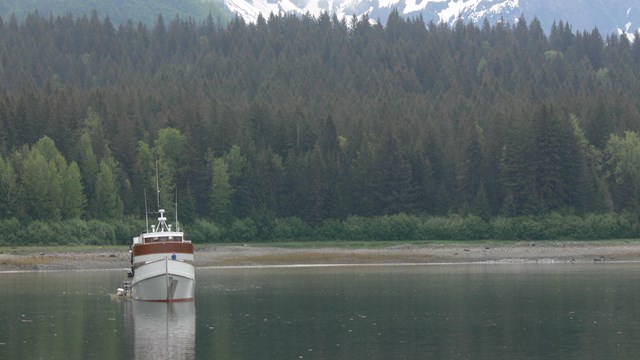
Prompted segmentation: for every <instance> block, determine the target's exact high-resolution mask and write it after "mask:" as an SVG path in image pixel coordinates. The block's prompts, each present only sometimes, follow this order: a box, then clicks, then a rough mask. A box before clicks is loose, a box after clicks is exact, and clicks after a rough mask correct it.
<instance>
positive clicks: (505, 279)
mask: <svg viewBox="0 0 640 360" xmlns="http://www.w3.org/2000/svg"><path fill="white" fill-rule="evenodd" d="M123 275H124V272H117V271H116V272H65V273H61V272H53V273H19V274H16V273H9V274H7V273H5V274H0V289H1V290H0V359H129V358H136V359H163V358H166V359H180V358H184V359H193V358H196V359H349V360H354V359H637V358H638V357H639V356H640V355H639V354H640V287H639V286H638V279H639V278H640V264H588V265H552V264H547V265H437V266H403V267H384V266H383V267H348V268H293V269H292V268H287V269H224V270H220V269H198V274H197V277H198V283H197V287H196V301H195V303H183V304H175V305H166V304H155V303H141V302H133V301H116V300H112V299H111V298H110V296H109V294H110V293H113V292H114V289H115V288H116V287H118V286H119V283H120V281H121V280H122V276H123Z"/></svg>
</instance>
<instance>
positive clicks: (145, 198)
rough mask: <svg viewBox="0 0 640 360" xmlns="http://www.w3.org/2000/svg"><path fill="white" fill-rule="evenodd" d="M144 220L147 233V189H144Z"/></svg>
mask: <svg viewBox="0 0 640 360" xmlns="http://www.w3.org/2000/svg"><path fill="white" fill-rule="evenodd" d="M144 220H145V221H146V223H147V232H149V208H148V207H147V188H145V189H144Z"/></svg>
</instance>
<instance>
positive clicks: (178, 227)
mask: <svg viewBox="0 0 640 360" xmlns="http://www.w3.org/2000/svg"><path fill="white" fill-rule="evenodd" d="M176 231H180V225H179V224H178V189H176Z"/></svg>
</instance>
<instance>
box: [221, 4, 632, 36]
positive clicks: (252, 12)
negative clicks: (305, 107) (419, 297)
mask: <svg viewBox="0 0 640 360" xmlns="http://www.w3.org/2000/svg"><path fill="white" fill-rule="evenodd" d="M224 3H225V5H226V6H227V7H228V8H229V9H230V10H231V11H232V12H234V13H236V14H238V15H239V16H241V17H242V18H244V19H245V21H248V22H254V21H256V19H257V18H258V15H259V14H262V15H263V16H265V17H267V16H268V15H269V14H270V13H274V14H281V13H296V14H306V13H309V14H311V15H315V16H317V15H319V14H320V13H321V12H328V13H330V14H335V15H337V16H338V17H339V18H349V17H352V16H354V15H355V16H358V17H360V16H362V15H365V14H366V15H367V16H368V17H369V18H370V19H372V20H378V19H379V20H380V21H382V22H383V23H384V22H386V20H387V17H388V16H389V14H390V13H391V11H393V9H397V10H398V11H399V13H400V14H401V15H402V16H406V17H410V18H415V17H417V16H422V17H423V18H424V19H425V21H434V22H436V23H440V22H444V23H449V24H452V23H453V22H455V21H456V20H457V19H458V18H461V19H463V20H464V21H465V22H466V21H472V22H480V21H483V20H484V19H485V18H487V19H488V20H489V22H491V23H495V22H497V21H500V20H504V21H507V22H510V23H514V22H515V21H517V19H518V18H519V17H520V16H521V15H523V14H524V16H525V18H527V19H533V18H534V17H537V18H538V19H539V20H540V22H541V24H542V26H543V28H544V29H545V31H549V29H550V28H551V25H552V24H553V22H554V21H556V22H558V21H560V20H563V21H565V22H568V23H569V24H571V25H572V26H573V28H574V30H592V29H593V28H594V27H597V28H598V29H599V30H600V31H601V32H603V33H605V34H608V33H612V32H616V31H619V30H621V31H626V32H635V31H636V30H637V29H638V28H640V4H638V2H637V0H610V1H607V0H572V1H560V2H559V1H557V0H279V1H276V0H224Z"/></svg>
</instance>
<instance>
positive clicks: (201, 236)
mask: <svg viewBox="0 0 640 360" xmlns="http://www.w3.org/2000/svg"><path fill="white" fill-rule="evenodd" d="M185 231H186V236H187V238H188V239H190V240H191V241H192V242H194V243H196V244H204V243H220V242H224V241H226V239H225V238H224V234H223V229H222V228H221V227H220V226H218V225H216V224H215V223H212V222H209V221H204V220H196V221H194V222H193V223H191V224H190V225H189V226H188V227H187V229H185Z"/></svg>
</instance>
